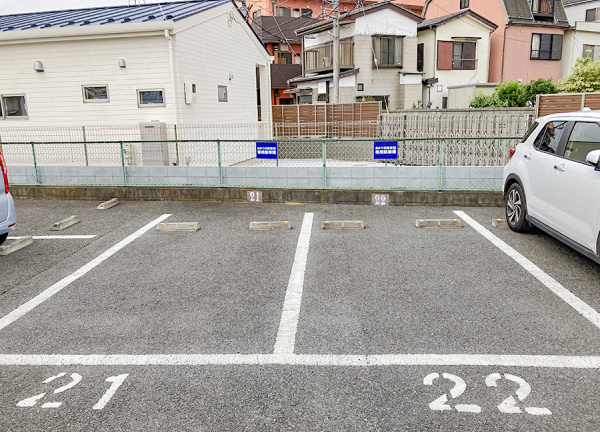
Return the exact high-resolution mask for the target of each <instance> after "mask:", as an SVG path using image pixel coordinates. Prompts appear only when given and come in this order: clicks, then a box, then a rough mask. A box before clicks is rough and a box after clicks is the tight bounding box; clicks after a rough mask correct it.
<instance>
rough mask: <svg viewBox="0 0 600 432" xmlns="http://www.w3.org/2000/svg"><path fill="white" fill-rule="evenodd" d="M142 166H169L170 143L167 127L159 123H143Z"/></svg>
mask: <svg viewBox="0 0 600 432" xmlns="http://www.w3.org/2000/svg"><path fill="white" fill-rule="evenodd" d="M140 137H141V141H142V164H143V165H144V166H168V165H169V143H167V142H166V141H167V125H166V124H165V123H163V122H159V121H151V122H141V123H140Z"/></svg>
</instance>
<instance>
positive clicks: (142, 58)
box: [0, 0, 272, 133]
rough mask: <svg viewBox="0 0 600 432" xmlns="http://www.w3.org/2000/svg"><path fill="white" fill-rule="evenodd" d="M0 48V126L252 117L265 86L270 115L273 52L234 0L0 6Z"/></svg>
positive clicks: (265, 113)
mask: <svg viewBox="0 0 600 432" xmlns="http://www.w3.org/2000/svg"><path fill="white" fill-rule="evenodd" d="M0 58H2V59H3V63H4V67H2V68H1V69H0V98H1V99H0V100H1V102H2V103H1V113H0V133H1V131H2V128H8V127H11V128H13V127H24V126H36V127H37V126H86V125H90V126H98V125H137V124H138V123H140V122H147V121H161V122H165V123H167V124H190V123H192V124H223V123H249V124H254V123H258V113H257V88H258V87H259V88H260V89H261V90H260V102H261V105H262V107H263V110H262V120H263V121H264V122H269V121H270V115H271V110H270V106H271V102H270V94H269V89H270V87H271V85H270V76H269V65H270V63H271V62H272V58H271V57H270V56H269V54H268V53H267V51H266V50H265V48H264V46H263V45H262V43H261V42H260V40H259V39H258V37H257V36H256V34H255V33H254V31H253V30H252V28H251V27H250V26H249V25H248V23H247V22H246V21H245V19H244V17H243V16H242V14H241V13H240V11H239V10H238V8H237V7H236V6H235V4H234V3H233V2H232V1H231V0H191V1H178V2H171V3H162V4H160V5H158V4H148V5H137V6H121V7H103V8H91V9H80V10H68V11H53V12H40V13H28V14H19V15H6V16H0ZM257 72H258V74H257ZM257 81H259V82H260V85H257ZM265 108H268V109H265Z"/></svg>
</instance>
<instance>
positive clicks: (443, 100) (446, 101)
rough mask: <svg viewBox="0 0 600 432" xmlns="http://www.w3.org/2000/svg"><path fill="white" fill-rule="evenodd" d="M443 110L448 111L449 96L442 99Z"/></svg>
mask: <svg viewBox="0 0 600 432" xmlns="http://www.w3.org/2000/svg"><path fill="white" fill-rule="evenodd" d="M442 109H448V97H447V96H443V97H442Z"/></svg>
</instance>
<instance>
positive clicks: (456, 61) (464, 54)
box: [452, 42, 477, 70]
mask: <svg viewBox="0 0 600 432" xmlns="http://www.w3.org/2000/svg"><path fill="white" fill-rule="evenodd" d="M475 48H476V45H475V42H453V46H452V70H475V65H476V63H477V60H475Z"/></svg>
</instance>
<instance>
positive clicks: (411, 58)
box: [290, 1, 423, 109]
mask: <svg viewBox="0 0 600 432" xmlns="http://www.w3.org/2000/svg"><path fill="white" fill-rule="evenodd" d="M422 21H423V18H422V17H420V16H419V15H416V14H415V13H413V12H410V11H408V10H406V9H404V8H402V7H400V6H398V5H396V4H394V3H390V2H389V1H383V2H379V3H374V4H372V5H370V6H366V7H364V8H358V9H356V10H354V11H351V12H349V13H346V14H343V15H342V16H341V17H340V70H341V74H340V103H353V102H357V101H362V100H380V101H382V102H384V107H385V106H387V107H388V108H389V109H402V108H411V107H412V105H413V104H414V103H417V102H418V100H419V99H420V98H421V73H420V72H418V71H417V24H418V23H420V22H422ZM331 29H332V22H331V20H328V21H323V22H322V23H317V24H313V25H310V26H307V27H304V28H302V29H299V30H298V31H297V32H296V33H297V34H298V35H299V36H303V53H304V62H303V75H302V76H301V77H298V78H294V79H292V80H290V83H293V84H296V86H297V88H298V89H299V90H300V91H301V93H300V101H301V102H302V101H306V102H310V103H319V102H322V103H326V102H327V101H328V99H329V94H330V87H331V85H332V81H333V62H332V36H331Z"/></svg>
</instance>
